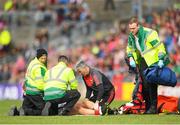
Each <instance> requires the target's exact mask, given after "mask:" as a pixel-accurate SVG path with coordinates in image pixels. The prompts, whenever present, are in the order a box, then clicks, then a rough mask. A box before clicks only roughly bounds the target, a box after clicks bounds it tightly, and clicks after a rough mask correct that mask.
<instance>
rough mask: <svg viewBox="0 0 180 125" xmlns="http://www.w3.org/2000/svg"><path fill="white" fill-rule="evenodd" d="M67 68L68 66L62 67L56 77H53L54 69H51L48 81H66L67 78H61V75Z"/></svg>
mask: <svg viewBox="0 0 180 125" xmlns="http://www.w3.org/2000/svg"><path fill="white" fill-rule="evenodd" d="M65 69H66V67H64V68H62V69H61V70H60V71H59V73H58V75H57V76H56V78H53V76H52V74H53V70H50V71H49V79H48V80H46V82H51V81H58V82H62V83H66V81H65V80H62V79H60V76H61V75H62V73H63V71H64V70H65Z"/></svg>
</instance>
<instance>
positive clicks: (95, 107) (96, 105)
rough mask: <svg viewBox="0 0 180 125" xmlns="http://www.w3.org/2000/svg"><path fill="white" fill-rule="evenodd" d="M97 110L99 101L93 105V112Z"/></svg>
mask: <svg viewBox="0 0 180 125" xmlns="http://www.w3.org/2000/svg"><path fill="white" fill-rule="evenodd" d="M98 109H99V101H96V102H95V103H94V110H98Z"/></svg>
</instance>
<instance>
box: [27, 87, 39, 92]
mask: <svg viewBox="0 0 180 125" xmlns="http://www.w3.org/2000/svg"><path fill="white" fill-rule="evenodd" d="M26 90H29V91H33V92H40V90H39V89H36V88H31V87H28V86H27V87H26Z"/></svg>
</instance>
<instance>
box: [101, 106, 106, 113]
mask: <svg viewBox="0 0 180 125" xmlns="http://www.w3.org/2000/svg"><path fill="white" fill-rule="evenodd" d="M100 110H101V113H102V114H101V115H105V114H106V112H107V105H101V106H100Z"/></svg>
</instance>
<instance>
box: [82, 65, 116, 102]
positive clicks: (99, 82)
mask: <svg viewBox="0 0 180 125" xmlns="http://www.w3.org/2000/svg"><path fill="white" fill-rule="evenodd" d="M83 80H84V83H85V85H86V88H87V93H86V98H90V96H91V93H92V92H93V95H95V96H97V98H96V100H98V101H100V100H101V99H102V98H103V95H104V94H105V93H109V92H110V91H111V90H112V89H114V86H113V85H112V83H111V82H110V80H109V79H108V78H107V77H106V76H105V75H104V74H103V73H102V72H100V71H99V70H97V69H94V68H90V73H89V75H87V76H84V77H83Z"/></svg>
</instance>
